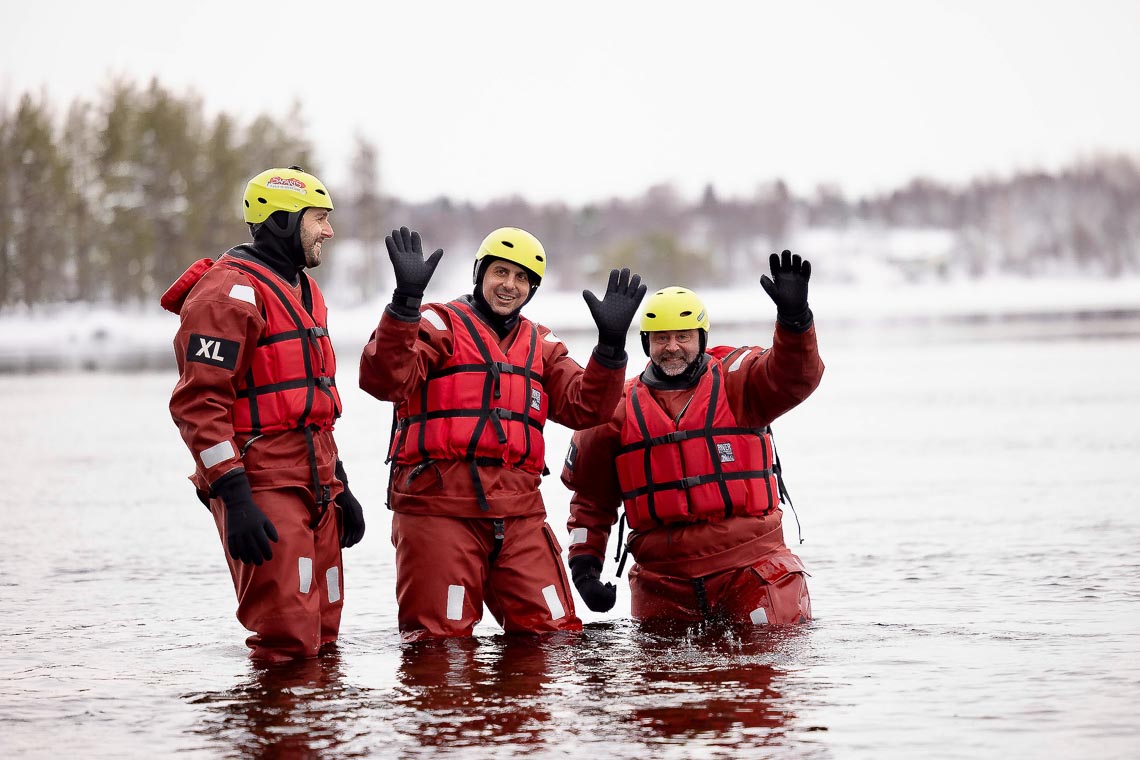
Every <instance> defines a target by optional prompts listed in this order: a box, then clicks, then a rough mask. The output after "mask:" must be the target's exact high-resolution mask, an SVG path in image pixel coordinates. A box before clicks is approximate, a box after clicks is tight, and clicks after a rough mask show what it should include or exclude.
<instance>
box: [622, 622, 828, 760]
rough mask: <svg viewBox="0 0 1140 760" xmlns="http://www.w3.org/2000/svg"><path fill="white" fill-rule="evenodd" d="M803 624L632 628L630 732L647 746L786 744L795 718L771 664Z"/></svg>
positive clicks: (780, 671)
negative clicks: (773, 627) (631, 730)
mask: <svg viewBox="0 0 1140 760" xmlns="http://www.w3.org/2000/svg"><path fill="white" fill-rule="evenodd" d="M806 635H807V628H806V627H804V626H791V627H783V628H778V629H754V628H748V629H741V628H734V627H731V626H723V625H711V626H704V627H699V628H690V629H685V630H684V632H683V633H679V632H678V630H676V629H672V630H671V629H664V628H660V627H647V626H644V625H641V626H636V627H635V631H634V635H633V638H634V641H635V642H636V646H635V647H634V649H633V650H632V651H631V657H632V659H631V660H630V661H628V662H626V663H624V664H623V666H624V667H626V668H627V669H629V670H631V671H632V672H634V673H636V674H637V675H636V677H635V679H634V683H633V684H632V688H631V689H630V691H631V692H632V696H634V700H633V702H634V703H633V704H632V706H631V709H630V710H629V716H628V720H629V723H630V728H631V729H633V730H636V731H637V732H638V733H639V734H640V736H641V739H642V741H644V742H646V743H649V744H657V743H658V742H660V743H663V744H675V743H676V740H678V739H681V740H684V741H685V743H686V745H688V746H690V747H692V746H694V744H703V745H707V746H710V747H711V746H719V747H736V748H745V747H757V746H774V745H782V744H784V743H785V739H786V735H787V733H788V729H789V726H790V725H791V724H792V723H794V722H795V720H796V715H795V713H794V711H793V710H792V709H791V704H790V702H789V700H785V699H784V698H783V695H782V693H781V690H780V684H781V682H783V681H784V680H785V678H786V675H787V673H786V671H785V670H784V668H783V667H781V666H780V665H779V664H778V663H779V662H781V661H783V660H784V659H785V658H786V656H787V655H789V654H791V655H792V656H793V657H794V654H795V650H797V649H798V642H800V641H802V640H803V637H805V636H806Z"/></svg>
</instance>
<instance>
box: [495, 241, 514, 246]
mask: <svg viewBox="0 0 1140 760" xmlns="http://www.w3.org/2000/svg"><path fill="white" fill-rule="evenodd" d="M499 242H500V243H502V244H503V247H505V248H514V247H515V244H514V243H512V242H511V241H509V240H500V241H499Z"/></svg>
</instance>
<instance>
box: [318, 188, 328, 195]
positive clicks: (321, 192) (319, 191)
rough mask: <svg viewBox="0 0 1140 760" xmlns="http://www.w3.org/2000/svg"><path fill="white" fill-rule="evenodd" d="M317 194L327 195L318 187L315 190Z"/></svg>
mask: <svg viewBox="0 0 1140 760" xmlns="http://www.w3.org/2000/svg"><path fill="white" fill-rule="evenodd" d="M317 192H318V193H320V194H321V195H327V193H325V191H324V190H322V189H320V188H319V187H318V188H317Z"/></svg>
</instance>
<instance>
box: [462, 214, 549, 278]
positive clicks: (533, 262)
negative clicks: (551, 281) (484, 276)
mask: <svg viewBox="0 0 1140 760" xmlns="http://www.w3.org/2000/svg"><path fill="white" fill-rule="evenodd" d="M485 256H494V257H496V258H499V259H506V260H507V261H510V262H513V263H515V264H518V265H519V266H520V267H522V268H523V269H525V270H527V271H528V272H531V273H533V274H534V275H536V276H537V277H538V280H539V282H541V281H542V278H543V277H544V276H545V275H546V250H545V249H543V247H542V243H540V242H538V238H536V237H535V236H534V235H532V234H530V233H529V232H527V231H526V230H520V229H519V228H518V227H500V228H499V229H497V230H495V231H494V232H492V233H491V234H490V235H488V236H487V237H485V238H483V242H482V244H480V246H479V252H478V253H476V254H475V271H474V279H476V280H478V277H479V262H480V261H482V260H483V258H484V257H485ZM532 284H533V285H538V283H537V282H536V283H532Z"/></svg>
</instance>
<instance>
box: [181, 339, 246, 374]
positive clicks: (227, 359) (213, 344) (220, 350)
mask: <svg viewBox="0 0 1140 760" xmlns="http://www.w3.org/2000/svg"><path fill="white" fill-rule="evenodd" d="M240 349H241V344H239V343H238V342H237V341H235V340H226V339H225V338H214V337H212V336H209V335H198V334H197V333H191V334H190V343H189V345H187V346H186V361H188V362H198V363H199V364H210V365H213V366H215V367H224V368H225V369H233V368H234V367H236V366H237V358H238V352H239V351H240Z"/></svg>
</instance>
